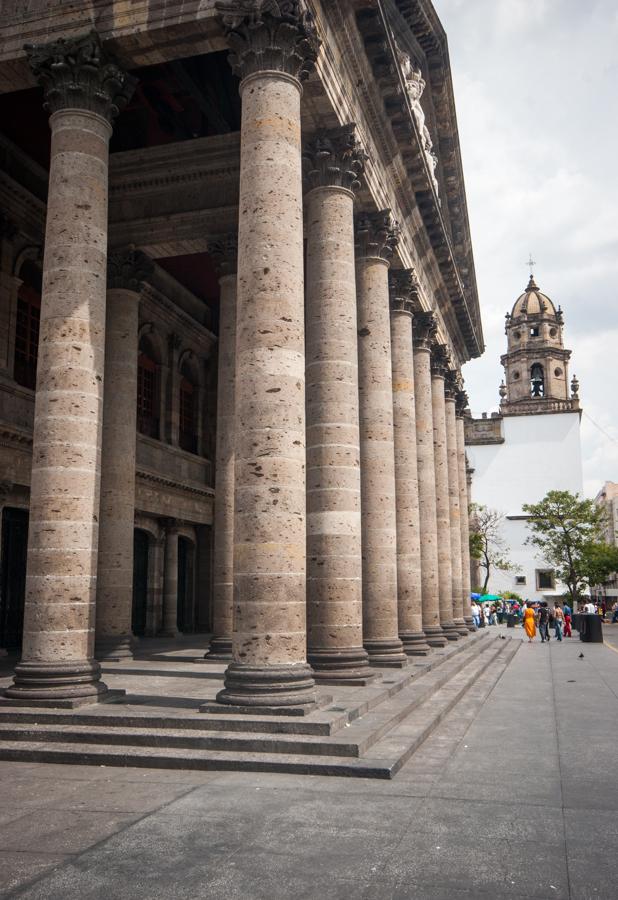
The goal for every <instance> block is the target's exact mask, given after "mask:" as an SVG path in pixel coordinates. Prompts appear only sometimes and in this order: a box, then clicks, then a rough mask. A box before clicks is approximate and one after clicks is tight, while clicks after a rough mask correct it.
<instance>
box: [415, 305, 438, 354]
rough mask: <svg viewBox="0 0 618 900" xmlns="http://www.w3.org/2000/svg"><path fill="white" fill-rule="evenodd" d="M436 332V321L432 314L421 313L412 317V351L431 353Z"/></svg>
mask: <svg viewBox="0 0 618 900" xmlns="http://www.w3.org/2000/svg"><path fill="white" fill-rule="evenodd" d="M437 331H438V320H437V319H436V317H435V315H434V313H432V312H427V311H425V310H424V311H422V312H420V313H416V315H415V316H414V325H413V330H412V340H413V343H414V350H415V351H418V350H428V351H431V348H432V345H433V341H434V338H435V336H436V333H437Z"/></svg>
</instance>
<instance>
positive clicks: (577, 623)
mask: <svg viewBox="0 0 618 900" xmlns="http://www.w3.org/2000/svg"><path fill="white" fill-rule="evenodd" d="M581 620H582V614H581V613H573V615H572V616H571V625H572V627H573V629H574V630H575V631H579V630H580V628H581Z"/></svg>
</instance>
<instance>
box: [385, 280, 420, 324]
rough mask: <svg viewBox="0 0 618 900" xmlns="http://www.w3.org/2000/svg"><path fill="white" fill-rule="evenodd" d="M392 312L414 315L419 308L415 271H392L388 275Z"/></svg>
mask: <svg viewBox="0 0 618 900" xmlns="http://www.w3.org/2000/svg"><path fill="white" fill-rule="evenodd" d="M388 291H389V295H390V303H391V312H407V313H410V314H412V313H414V312H416V311H417V310H418V309H419V306H418V279H417V277H416V272H415V271H414V269H391V270H390V272H389V273H388Z"/></svg>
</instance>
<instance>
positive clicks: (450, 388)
mask: <svg viewBox="0 0 618 900" xmlns="http://www.w3.org/2000/svg"><path fill="white" fill-rule="evenodd" d="M458 390H459V378H458V373H457V370H456V369H454V368H449V369H447V371H446V375H445V378H444V394H445V396H446V399H447V400H454V401H455V402H457V392H458Z"/></svg>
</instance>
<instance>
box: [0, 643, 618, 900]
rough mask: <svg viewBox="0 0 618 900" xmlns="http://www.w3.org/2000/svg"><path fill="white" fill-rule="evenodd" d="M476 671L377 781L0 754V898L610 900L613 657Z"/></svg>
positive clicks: (617, 832)
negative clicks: (392, 774) (401, 762)
mask: <svg viewBox="0 0 618 900" xmlns="http://www.w3.org/2000/svg"><path fill="white" fill-rule="evenodd" d="M605 631H606V636H607V641H608V643H609V644H613V646H614V647H615V648H618V628H617V627H614V628H613V629H612V628H611V626H608V627H606V629H605ZM517 637H519V634H518V635H517ZM581 652H583V653H584V657H583V658H580V657H579V654H580V653H581ZM494 680H495V679H493V678H492V675H491V673H490V672H488V673H487V675H486V676H483V677H482V678H480V679H479V681H478V683H477V684H476V685H475V687H474V688H473V689H472V690H471V691H469V692H468V694H467V695H466V696H465V698H464V699H463V700H462V701H461V702H460V703H459V704H458V705H457V707H456V708H455V710H454V711H453V712H452V713H451V714H450V715H449V716H448V717H447V719H446V720H445V721H444V722H443V723H442V725H441V726H440V727H439V728H438V729H437V730H436V731H435V732H434V733H433V735H432V736H431V738H430V739H429V740H428V741H427V742H426V743H425V744H424V746H423V747H422V748H421V750H419V751H418V752H417V753H416V754H415V755H414V756H413V757H412V759H411V761H410V762H409V763H408V764H407V765H406V766H405V767H404V768H403V769H402V770H401V772H400V773H399V775H398V776H397V777H396V778H395V779H394V780H393V781H373V780H367V779H346V778H336V777H335V778H328V777H312V776H295V775H276V774H273V775H257V774H250V773H224V772H223V773H217V772H213V773H208V772H207V773H196V772H185V771H161V770H153V769H137V768H132V769H129V768H127V769H122V768H108V767H92V766H68V765H67V766H62V765H50V764H29V763H15V762H13V763H9V762H4V763H0V778H1V788H0V835H1V838H0V873H1V874H0V879H1V882H2V885H1V888H0V890H1V894H0V896H2V897H20V898H21V897H23V898H32V900H34V898H40V900H43V898H44V900H84V898H110V897H114V898H124V897H126V898H129V897H130V898H135V900H141V898H144V900H146V898H148V900H152V898H168V897H169V898H171V897H174V898H200V897H207V898H222V900H223V898H226V900H228V898H243V900H244V898H256V900H258V898H260V900H261V898H265V900H266V898H268V900H273V898H282V900H283V898H290V897H294V898H314V897H315V898H320V900H324V898H339V897H341V898H352V897H354V898H360V897H362V898H393V900H394V898H414V900H424V898H427V900H437V898H444V900H447V898H448V900H458V898H476V897H487V898H502V897H516V898H530V897H539V898H572V900H575V898H577V900H584V898H585V900H588V898H604V900H610V898H615V897H616V889H615V880H614V856H615V849H616V842H617V840H618V824H617V822H618V815H617V813H618V786H617V785H616V781H615V779H613V778H612V774H611V769H612V767H611V761H612V758H613V754H614V753H615V748H616V746H617V742H618V715H617V710H618V690H617V688H618V652H615V651H614V650H612V649H611V647H609V646H602V645H584V644H581V643H580V642H579V641H578V640H573V641H565V642H563V643H562V645H559V644H557V643H556V642H554V641H552V642H551V643H550V644H549V645H542V644H541V643H539V642H536V643H535V644H533V645H529V644H527V643H522V645H521V647H520V649H519V651H518V652H517V654H516V655H515V657H514V659H513V661H512V662H511V663H510V665H509V667H508V668H507V669H506V671H505V672H504V674H503V675H502V677H501V678H500V680H499V681H498V683H497V684H496V685H495V686H493V689H492V685H493V684H494ZM488 692H489V693H488Z"/></svg>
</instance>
